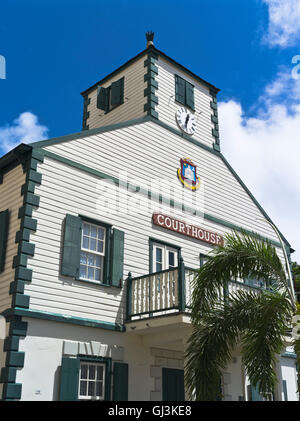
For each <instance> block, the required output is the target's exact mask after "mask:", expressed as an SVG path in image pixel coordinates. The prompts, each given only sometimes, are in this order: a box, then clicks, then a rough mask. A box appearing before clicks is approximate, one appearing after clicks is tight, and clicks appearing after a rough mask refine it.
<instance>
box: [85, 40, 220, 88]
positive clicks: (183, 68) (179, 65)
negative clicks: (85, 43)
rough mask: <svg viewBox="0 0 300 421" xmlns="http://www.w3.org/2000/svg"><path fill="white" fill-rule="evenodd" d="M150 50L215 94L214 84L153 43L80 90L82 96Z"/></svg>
mask: <svg viewBox="0 0 300 421" xmlns="http://www.w3.org/2000/svg"><path fill="white" fill-rule="evenodd" d="M150 51H153V52H155V53H156V54H157V55H158V56H161V57H163V58H164V59H165V60H167V61H168V62H169V63H171V64H172V65H173V66H176V67H178V68H179V69H181V70H183V71H184V72H185V73H187V74H188V75H189V76H191V77H193V78H194V79H196V80H198V82H200V83H202V84H204V85H205V86H207V87H208V88H209V89H211V90H212V91H213V92H214V93H215V94H217V93H218V92H219V91H220V89H219V88H216V87H215V86H214V85H212V84H211V83H209V82H207V81H206V80H204V79H202V78H201V77H200V76H198V75H196V74H195V73H193V72H192V71H191V70H189V69H187V68H186V67H184V66H183V65H182V64H180V63H178V62H177V61H175V60H174V59H172V58H171V57H169V56H167V55H166V54H165V53H163V52H162V51H160V50H158V49H157V48H155V47H154V46H153V45H150V46H149V47H148V48H146V49H145V50H143V51H141V52H140V53H139V54H137V55H136V56H135V57H133V58H132V59H130V60H128V61H127V62H126V63H124V64H123V65H122V66H120V67H119V68H118V69H116V70H114V71H113V72H112V73H110V74H109V75H107V76H105V77H104V78H103V79H101V80H99V81H98V82H96V83H94V84H93V85H92V86H90V87H89V88H88V89H86V90H84V91H82V92H81V95H82V96H86V95H87V94H88V93H89V92H90V91H92V90H93V89H95V88H96V87H97V86H98V85H102V84H103V83H105V82H106V81H107V80H109V79H110V78H112V77H113V76H115V75H117V74H118V73H120V72H121V71H123V70H124V69H126V67H128V66H130V65H131V64H133V63H134V62H135V61H137V60H138V59H140V58H141V57H143V56H144V55H146V54H148V53H149V52H150Z"/></svg>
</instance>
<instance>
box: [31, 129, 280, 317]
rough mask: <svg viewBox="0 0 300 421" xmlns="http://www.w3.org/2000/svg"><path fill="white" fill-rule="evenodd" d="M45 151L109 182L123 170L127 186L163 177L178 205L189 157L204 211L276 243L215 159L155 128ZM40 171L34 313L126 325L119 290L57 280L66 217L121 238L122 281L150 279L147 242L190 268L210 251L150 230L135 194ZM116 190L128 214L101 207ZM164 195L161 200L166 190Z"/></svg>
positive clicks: (77, 174)
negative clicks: (176, 254) (156, 242)
mask: <svg viewBox="0 0 300 421" xmlns="http://www.w3.org/2000/svg"><path fill="white" fill-rule="evenodd" d="M45 150H46V151H49V152H51V153H54V154H57V155H58V156H60V157H64V158H66V159H68V160H70V161H73V162H75V163H80V164H82V165H84V166H87V167H89V168H92V169H94V170H96V171H101V172H102V173H106V174H108V175H110V176H112V177H116V178H118V177H120V178H121V179H123V178H124V177H125V178H126V172H127V176H128V179H129V180H131V181H132V182H135V183H136V184H139V185H142V186H143V185H144V186H146V185H147V184H150V183H151V181H152V180H153V179H154V178H156V177H162V176H163V177H165V179H166V180H170V182H171V184H172V185H174V186H175V187H174V190H175V196H176V197H175V199H176V200H177V201H180V200H181V196H180V195H179V193H180V191H182V187H181V184H180V182H179V180H178V179H177V168H178V167H179V166H180V162H179V160H180V158H181V157H184V156H189V157H191V158H192V159H193V161H194V162H195V163H196V165H197V166H198V175H199V176H200V178H201V182H202V183H203V188H204V198H205V200H204V210H205V212H206V213H209V214H210V215H213V216H215V217H219V218H222V219H224V220H226V221H229V222H231V223H233V224H236V225H238V226H242V227H244V228H246V229H248V230H255V231H256V232H258V233H260V234H261V235H263V236H266V237H269V238H271V239H273V240H275V241H276V240H277V239H276V236H275V235H274V233H273V232H272V230H271V229H270V227H269V226H268V225H267V224H265V223H263V222H262V221H260V220H258V218H261V217H262V214H261V211H260V210H259V209H258V207H257V206H256V205H255V203H254V202H253V201H252V200H251V198H250V197H249V196H248V194H247V193H246V192H245V191H244V189H243V188H242V186H241V185H240V183H239V182H238V181H237V180H236V178H234V177H233V175H232V173H231V172H230V171H229V169H228V168H227V167H226V166H225V164H224V162H223V161H222V160H221V159H220V158H219V157H218V156H216V155H215V154H212V153H210V152H208V151H206V150H204V149H202V148H200V147H198V146H196V145H194V144H192V143H190V142H188V141H187V140H185V139H183V138H181V137H180V136H178V135H176V134H173V133H172V132H170V131H169V130H167V129H165V128H162V127H160V126H158V125H157V124H155V123H153V122H147V123H143V124H139V125H136V126H131V127H127V128H122V129H118V130H115V131H112V132H106V133H103V134H98V135H93V136H87V137H85V138H79V139H75V140H71V141H68V142H64V143H59V144H56V145H51V146H47V147H45ZM38 171H39V172H41V173H42V176H43V182H42V185H41V186H38V187H36V194H38V195H39V196H40V206H39V208H38V209H36V210H35V211H34V215H33V217H34V218H36V219H37V220H38V229H37V232H36V233H35V234H32V237H31V238H32V241H33V242H34V244H35V256H34V258H33V259H30V260H29V265H28V267H29V268H32V269H33V279H32V282H31V284H29V285H27V286H26V294H28V295H30V297H31V298H30V306H31V308H33V309H36V310H43V311H50V312H54V313H59V314H67V315H73V316H79V317H86V318H91V319H95V320H102V321H110V322H111V321H113V322H115V321H116V322H120V323H121V322H122V321H123V320H124V313H125V292H124V288H122V289H118V288H112V287H107V286H105V287H104V286H99V285H91V284H88V283H85V282H84V281H75V280H74V279H72V278H68V277H64V276H62V275H61V274H60V261H61V253H62V234H63V222H64V219H65V216H66V214H73V215H85V216H86V217H89V218H92V219H95V220H99V222H101V221H102V222H104V223H107V224H111V225H112V226H113V227H115V228H117V229H119V230H121V231H124V232H125V249H124V278H125V277H126V276H127V274H128V272H129V271H131V272H132V274H133V276H139V275H142V274H146V273H148V271H149V238H150V237H152V238H156V239H160V240H162V241H165V242H168V243H170V244H173V245H175V246H179V247H181V248H182V250H181V252H182V256H183V258H184V261H185V264H186V265H187V266H189V267H198V266H199V254H200V253H203V254H207V253H208V252H209V251H210V250H211V246H210V245H208V244H205V243H201V242H199V241H197V240H193V239H190V238H187V237H184V236H182V235H180V234H178V233H172V232H171V231H168V230H163V229H161V228H159V227H153V226H152V222H151V216H152V212H153V209H148V210H147V212H146V213H144V214H136V207H137V204H136V203H137V202H135V201H136V200H137V198H140V199H143V197H144V196H142V195H140V196H137V195H136V194H135V195H134V194H133V193H132V192H128V191H127V190H126V189H124V188H123V187H120V188H118V187H116V186H115V185H114V184H113V183H111V185H110V189H108V191H107V192H106V193H105V195H104V196H101V195H100V191H101V184H98V183H99V182H100V183H101V178H99V177H97V176H96V175H93V174H90V173H88V172H85V171H82V170H79V169H77V168H76V167H75V166H74V165H70V162H69V164H67V163H65V162H59V161H58V160H56V159H53V157H49V156H46V157H45V160H44V163H43V164H40V165H39V168H38ZM133 179H134V180H133ZM177 187H178V189H177ZM116 189H117V190H119V197H120V200H121V202H122V203H126V202H127V201H128V202H129V206H128V209H127V213H126V212H125V213H124V212H123V213H115V214H114V212H113V211H111V210H109V211H108V210H107V209H106V207H105V206H104V204H105V202H108V203H113V200H114V195H115V191H116ZM197 193H198V192H197ZM197 193H196V194H197ZM163 194H166V195H167V189H165V191H164V192H163ZM190 194H194V193H193V192H190ZM199 194H200V193H199ZM163 210H164V212H165V213H166V214H168V213H169V211H170V210H169V208H168V207H167V206H166V207H165V208H163ZM198 224H199V225H200V226H203V227H204V228H207V229H209V230H212V231H215V232H218V233H220V234H225V233H226V232H230V229H229V228H227V227H226V226H222V225H221V224H218V223H215V222H212V221H209V220H206V219H205V220H204V221H203V220H201V219H199V223H198ZM279 254H280V253H279Z"/></svg>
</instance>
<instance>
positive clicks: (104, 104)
mask: <svg viewBox="0 0 300 421" xmlns="http://www.w3.org/2000/svg"><path fill="white" fill-rule="evenodd" d="M97 108H99V109H100V110H104V111H106V110H107V108H108V89H106V88H102V86H98V90H97Z"/></svg>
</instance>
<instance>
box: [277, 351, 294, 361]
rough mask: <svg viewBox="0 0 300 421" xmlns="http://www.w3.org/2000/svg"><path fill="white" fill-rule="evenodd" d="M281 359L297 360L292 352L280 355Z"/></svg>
mask: <svg viewBox="0 0 300 421" xmlns="http://www.w3.org/2000/svg"><path fill="white" fill-rule="evenodd" d="M281 356H282V357H284V358H292V359H295V360H296V359H297V354H295V353H294V352H284V353H283V354H281Z"/></svg>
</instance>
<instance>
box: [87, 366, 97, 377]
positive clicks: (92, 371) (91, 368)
mask: <svg viewBox="0 0 300 421" xmlns="http://www.w3.org/2000/svg"><path fill="white" fill-rule="evenodd" d="M95 374H96V367H95V366H94V365H90V366H89V379H93V380H94V379H95Z"/></svg>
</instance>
